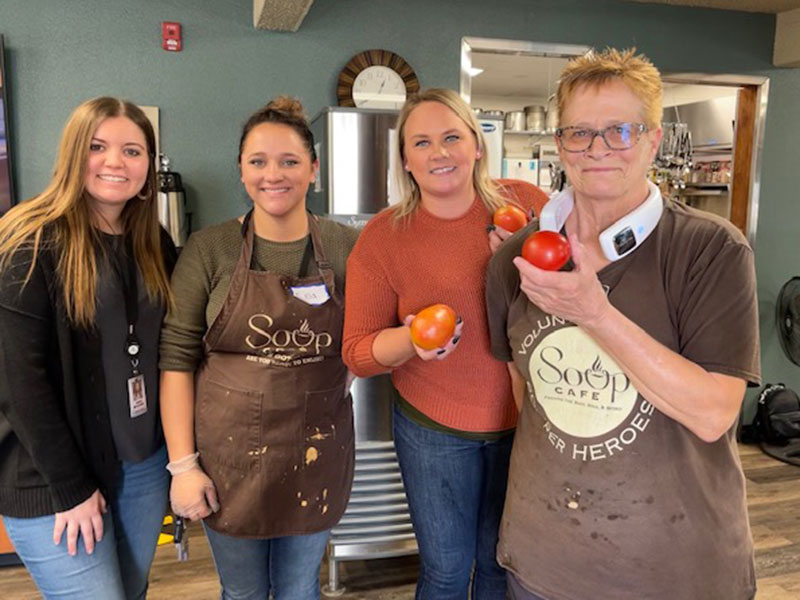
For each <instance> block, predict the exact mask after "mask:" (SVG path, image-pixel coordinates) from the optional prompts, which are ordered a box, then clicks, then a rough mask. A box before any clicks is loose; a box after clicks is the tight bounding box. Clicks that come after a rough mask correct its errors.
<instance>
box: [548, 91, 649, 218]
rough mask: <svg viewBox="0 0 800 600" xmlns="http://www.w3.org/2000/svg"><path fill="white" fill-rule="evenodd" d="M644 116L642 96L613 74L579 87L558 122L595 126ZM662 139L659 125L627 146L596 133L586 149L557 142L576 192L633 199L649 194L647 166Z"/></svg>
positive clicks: (594, 195) (580, 194)
mask: <svg viewBox="0 0 800 600" xmlns="http://www.w3.org/2000/svg"><path fill="white" fill-rule="evenodd" d="M644 121H645V115H644V105H643V104H642V101H641V100H640V99H639V98H638V97H637V96H636V95H635V94H634V93H633V92H632V91H631V89H630V88H629V87H628V86H627V85H625V84H624V83H622V82H621V81H613V80H612V81H610V82H609V83H605V84H603V85H601V86H599V87H594V86H585V85H584V86H581V87H579V88H577V89H576V90H575V91H574V92H573V94H572V96H571V97H570V98H569V100H568V101H567V103H566V105H565V109H564V112H563V113H562V114H561V126H562V127H585V128H589V129H595V130H601V129H604V128H606V127H609V126H610V125H617V124H620V123H643V122H644ZM660 142H661V128H658V129H655V130H649V131H646V132H644V133H642V134H641V136H640V138H639V141H638V143H636V145H634V146H633V147H632V148H629V149H627V150H610V149H609V148H608V146H607V145H606V143H605V141H603V138H602V137H601V136H596V137H595V138H594V140H593V141H592V145H591V146H590V147H589V149H588V150H585V151H583V152H567V151H566V150H564V149H563V148H562V147H561V145H560V144H559V152H558V153H559V156H560V157H561V164H562V165H563V167H564V170H565V171H566V173H567V179H568V181H569V183H570V185H572V187H573V189H574V190H575V193H576V195H577V196H578V197H581V196H584V197H587V198H590V199H596V200H601V199H606V200H617V199H625V200H628V199H634V200H633V201H634V202H636V200H635V199H636V198H638V202H641V200H642V199H643V198H644V197H646V196H647V181H646V177H647V171H648V169H649V167H650V164H651V163H652V162H653V159H654V157H655V155H656V152H657V150H658V145H659V143H660ZM642 194H644V195H643V196H642ZM639 196H641V197H639ZM634 205H635V204H634Z"/></svg>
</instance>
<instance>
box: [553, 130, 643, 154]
mask: <svg viewBox="0 0 800 600" xmlns="http://www.w3.org/2000/svg"><path fill="white" fill-rule="evenodd" d="M645 131H647V125H645V124H644V123H617V124H616V125H610V126H608V127H606V128H605V129H588V128H586V127H559V128H558V129H556V137H557V138H558V140H559V142H560V143H561V147H562V148H563V149H564V150H566V151H567V152H585V151H586V150H588V149H589V148H591V147H592V144H593V143H594V138H596V137H597V136H600V137H601V138H603V141H604V142H605V143H606V147H607V148H608V149H609V150H628V149H629V148H633V147H634V146H635V145H636V144H638V143H639V139H640V138H641V136H642V134H643V133H644V132H645Z"/></svg>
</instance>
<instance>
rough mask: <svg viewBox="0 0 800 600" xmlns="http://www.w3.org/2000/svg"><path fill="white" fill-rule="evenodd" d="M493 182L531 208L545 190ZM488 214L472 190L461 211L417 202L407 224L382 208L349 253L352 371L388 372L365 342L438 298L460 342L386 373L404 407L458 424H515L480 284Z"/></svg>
mask: <svg viewBox="0 0 800 600" xmlns="http://www.w3.org/2000/svg"><path fill="white" fill-rule="evenodd" d="M499 183H501V184H502V185H503V187H504V189H505V193H504V195H505V196H506V197H507V198H509V199H510V200H513V201H514V202H516V203H517V204H519V205H521V206H522V207H523V208H526V209H528V208H533V209H534V211H535V213H536V214H537V215H538V214H539V211H540V209H541V207H542V206H543V205H544V204H545V202H547V196H546V195H545V194H544V192H542V191H541V190H540V189H539V188H537V187H535V186H533V185H531V184H529V183H525V182H522V181H514V180H501V181H500V182H499ZM491 221H492V217H491V214H490V213H489V211H488V210H487V209H486V207H485V206H484V204H483V202H482V201H481V200H480V198H478V197H477V196H476V198H475V201H474V202H473V204H472V206H471V208H470V209H469V211H468V212H467V213H466V214H465V215H463V216H462V217H459V218H458V219H440V218H438V217H436V216H434V215H432V214H431V213H429V212H428V211H427V210H425V209H424V208H422V207H420V208H419V209H418V210H417V211H416V213H414V214H413V215H412V216H411V218H410V219H409V221H408V222H407V224H404V222H402V221H397V220H395V218H394V212H393V211H391V210H389V209H387V210H384V211H382V212H381V213H380V214H378V215H377V216H375V217H374V218H373V219H371V220H370V221H369V223H367V226H366V227H365V228H364V230H363V231H362V232H361V235H360V236H359V238H358V241H357V242H356V245H355V247H354V248H353V251H352V252H351V253H350V257H349V258H348V260H347V292H346V294H347V298H346V302H345V321H344V339H343V343H342V356H343V358H344V362H345V364H347V366H348V367H349V368H350V369H351V370H352V371H353V372H354V373H355V374H356V375H358V376H360V377H371V376H372V375H376V374H378V373H385V372H387V371H389V370H390V369H389V368H388V367H385V366H384V365H382V364H380V363H378V362H377V361H376V360H375V358H374V356H373V354H372V342H373V340H374V339H375V337H376V336H377V335H378V333H379V332H380V331H381V330H383V329H386V328H388V327H396V326H398V325H400V324H401V323H402V320H403V318H404V317H405V316H406V315H408V314H412V313H416V312H418V311H419V310H420V309H422V308H425V307H426V306H430V305H431V304H436V303H439V302H442V303H444V304H449V305H450V306H452V307H453V309H454V310H455V311H456V313H457V314H458V315H459V316H461V318H462V319H464V329H463V331H462V338H461V341H460V342H459V344H458V348H456V349H455V350H454V351H453V352H452V353H451V354H450V355H449V356H448V357H447V358H445V359H444V360H441V361H439V360H430V361H423V360H421V359H420V358H419V357H416V356H414V357H412V358H411V359H410V360H408V361H407V362H406V363H404V364H403V365H401V366H400V367H397V368H396V369H394V370H393V371H392V382H393V383H394V385H395V387H396V388H397V390H398V391H399V392H400V394H401V395H402V396H403V398H405V399H406V400H407V401H408V402H409V403H410V404H411V405H413V406H414V407H415V408H417V409H418V410H420V411H421V412H422V413H423V414H425V415H427V416H428V417H430V418H431V419H433V420H434V421H436V422H437V423H441V424H442V425H446V426H447V427H451V428H453V429H459V430H461V431H475V432H490V431H502V430H505V429H511V428H513V427H514V426H515V425H516V418H517V410H516V406H515V405H514V401H513V398H512V395H511V383H510V380H509V376H508V370H507V368H506V365H505V364H504V363H502V362H499V361H497V360H496V359H494V358H493V357H492V355H491V352H490V349H489V330H488V325H487V321H486V308H485V303H484V289H485V275H486V265H487V264H488V262H489V258H490V257H491V251H490V249H489V242H488V237H487V233H486V226H487V225H489V224H490V223H491Z"/></svg>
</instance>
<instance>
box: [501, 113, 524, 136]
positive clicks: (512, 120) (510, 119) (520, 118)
mask: <svg viewBox="0 0 800 600" xmlns="http://www.w3.org/2000/svg"><path fill="white" fill-rule="evenodd" d="M506 131H525V112H524V111H521V110H512V111H510V112H507V113H506Z"/></svg>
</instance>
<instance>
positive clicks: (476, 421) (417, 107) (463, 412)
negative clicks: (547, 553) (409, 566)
mask: <svg viewBox="0 0 800 600" xmlns="http://www.w3.org/2000/svg"><path fill="white" fill-rule="evenodd" d="M397 129H398V143H399V155H400V157H401V159H402V165H403V169H404V171H403V175H404V177H402V180H403V181H402V182H401V183H402V186H401V187H403V188H405V189H403V190H402V191H403V198H404V199H403V201H402V202H401V203H400V204H398V205H396V206H393V207H391V208H388V209H386V210H384V211H383V212H381V213H380V214H379V215H377V216H376V217H375V218H373V219H372V220H371V221H370V222H369V223H368V224H367V226H366V227H365V228H364V230H363V232H362V233H361V235H360V236H359V239H358V242H357V243H356V246H355V248H354V249H353V252H352V253H351V254H350V257H349V259H348V262H347V276H348V281H347V286H348V287H347V299H346V302H345V325H344V339H343V348H342V353H343V358H344V361H345V363H346V364H347V365H348V367H349V368H350V369H351V370H352V371H353V372H354V373H355V374H356V375H358V376H361V377H370V376H373V375H377V374H379V373H385V372H388V371H391V373H392V382H393V384H394V387H395V390H396V394H395V396H396V402H395V408H394V440H395V446H396V448H397V455H398V460H399V462H400V469H401V471H402V473H403V481H404V483H405V487H406V493H407V495H408V501H409V507H410V512H411V519H412V521H413V523H414V530H415V533H416V536H417V541H418V544H419V549H420V558H421V569H420V578H419V582H418V584H417V598H425V599H427V598H466V597H467V593H468V590H469V585H470V576H471V574H472V570H473V566H474V569H475V571H474V577H473V578H472V586H473V590H472V592H473V596H472V597H473V598H478V599H480V600H484V599H486V598H491V599H494V598H497V599H503V598H505V589H506V584H505V575H504V571H503V570H502V568H501V567H500V566H499V565H498V564H497V561H496V560H495V546H496V544H497V531H498V526H499V522H500V514H501V512H502V508H503V502H504V498H505V489H506V476H507V473H508V459H509V454H510V452H511V442H512V439H513V431H514V427H515V425H516V421H517V409H516V406H515V404H514V401H513V399H512V393H511V379H510V376H509V372H508V370H507V368H506V365H504V364H503V363H501V362H498V361H496V360H494V359H493V358H492V355H491V353H490V349H489V334H488V326H487V322H486V311H485V307H484V279H485V272H486V265H487V263H488V261H489V258H490V257H491V254H492V252H493V250H494V249H495V248H496V247H497V246H498V245H499V243H500V242H501V241H502V239H504V238H505V237H507V236H508V234H507V233H506V232H502V231H500V232H498V231H492V232H491V233H489V234H488V236H487V233H486V232H487V228H489V226H490V225H491V222H492V213H493V211H494V210H495V209H496V208H498V207H500V206H503V205H504V204H506V203H507V202H509V201H511V202H514V203H516V204H518V205H520V206H521V207H523V208H524V209H525V210H529V209H534V211H535V212H536V213H537V214H538V212H539V209H540V208H541V207H542V206H543V205H544V203H545V202H546V201H547V196H546V195H545V194H544V193H543V192H542V191H541V190H539V189H538V188H536V187H535V186H533V185H530V184H528V183H523V182H521V181H494V180H492V179H491V178H490V177H489V174H488V165H487V158H486V151H485V144H484V140H483V136H482V134H481V129H480V125H479V124H478V122H477V120H476V119H475V116H474V115H473V113H472V111H471V110H470V108H469V106H467V105H466V104H465V103H464V101H463V100H462V99H461V98H460V96H459V95H458V94H457V93H455V92H453V91H451V90H443V89H430V90H427V91H425V92H422V93H420V94H418V95H416V96H414V97H412V98H411V99H409V100H408V101H407V102H406V104H405V106H404V107H403V110H402V111H401V113H400V117H399V120H398V126H397ZM436 303H445V304H448V305H450V306H451V307H452V308H453V309H454V310H455V311H456V313H457V314H459V315H460V320H459V325H458V326H457V327H456V332H455V334H454V336H453V338H451V340H450V341H449V342H448V343H447V344H445V345H444V346H443V347H442V348H440V349H438V350H431V351H425V350H422V349H421V348H419V347H417V346H415V345H414V344H413V343H412V341H411V337H410V333H409V327H408V324H409V323H410V321H411V318H412V317H413V315H414V314H415V313H417V312H418V311H419V310H420V309H422V308H425V307H427V306H429V305H431V304H436Z"/></svg>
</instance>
